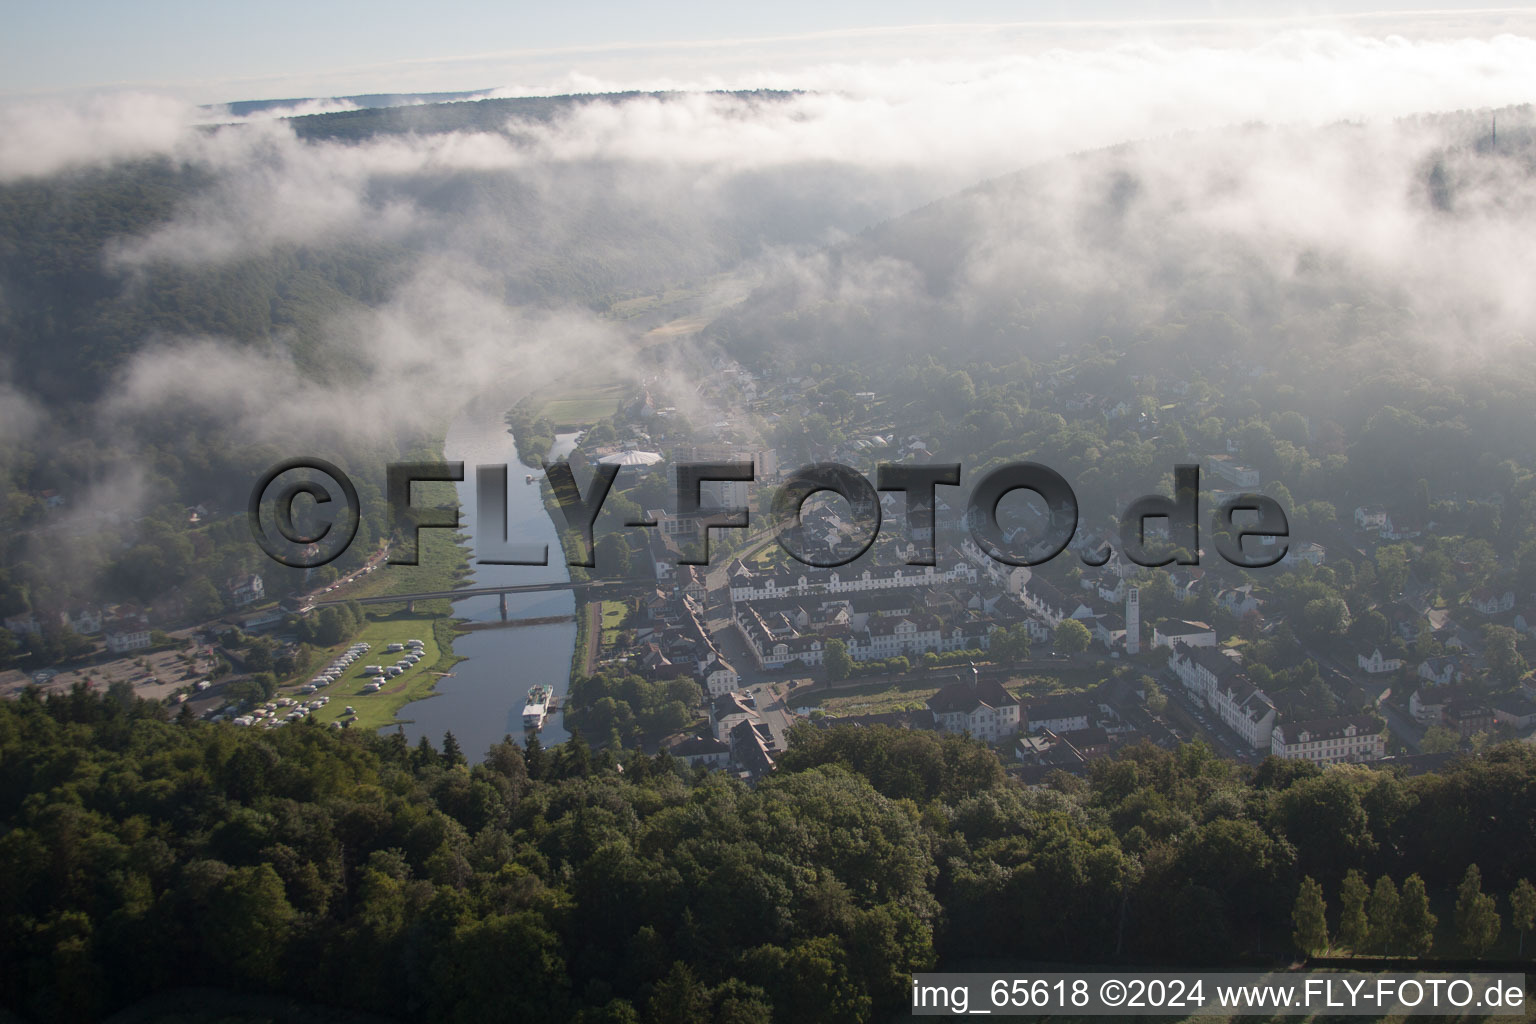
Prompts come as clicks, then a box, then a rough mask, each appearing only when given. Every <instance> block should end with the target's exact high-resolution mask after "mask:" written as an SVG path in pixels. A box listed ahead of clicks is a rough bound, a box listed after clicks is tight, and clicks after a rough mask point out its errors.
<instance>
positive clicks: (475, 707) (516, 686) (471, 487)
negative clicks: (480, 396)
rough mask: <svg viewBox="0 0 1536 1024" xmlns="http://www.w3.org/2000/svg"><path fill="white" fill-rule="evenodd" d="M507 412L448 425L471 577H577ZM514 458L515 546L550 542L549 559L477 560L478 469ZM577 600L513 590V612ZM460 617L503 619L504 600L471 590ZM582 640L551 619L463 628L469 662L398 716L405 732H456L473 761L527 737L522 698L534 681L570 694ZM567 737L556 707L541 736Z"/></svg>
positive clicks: (483, 411)
mask: <svg viewBox="0 0 1536 1024" xmlns="http://www.w3.org/2000/svg"><path fill="white" fill-rule="evenodd" d="M501 415H502V410H501V409H500V408H497V407H496V406H494V405H491V406H487V405H480V406H477V407H472V408H470V409H467V410H465V411H464V412H462V413H461V414H460V415H459V416H458V418H457V419H456V420H455V421H454V422H453V425H452V426H451V427H449V429H448V436H447V439H446V441H445V443H444V446H443V448H444V455H445V457H446V458H447V459H448V460H450V461H455V462H458V461H462V462H463V463H464V481H463V482H462V483H460V484H458V492H459V508H460V522H461V524H462V525H461V527H460V528H461V530H462V531H463V532H464V533H467V534H469V536H470V541H469V548H470V553H471V554H470V568H471V569H473V570H474V574H473V575H472V576H470V577H469V581H470V584H471V585H474V586H482V587H483V586H496V585H498V584H511V583H547V582H554V581H558V580H568V579H570V574H569V573H567V572H566V568H565V558H564V556H563V555H562V554H561V551H560V539H559V537H558V536H556V533H555V527H554V523H552V522H551V521H550V518H549V515H548V513H547V512H546V511H545V509H544V503H543V500H542V499H541V497H540V493H539V492H540V485H539V481H538V480H537V479H535V480H534V482H533V483H531V484H530V483H524V477H525V476H526V475H527V473H528V472H529V471H528V469H527V467H525V466H523V465H522V464H521V463H519V462H518V461H517V448H516V446H515V445H514V443H513V440H512V435H511V434H510V433H508V431H507V428H506V425H505V424H504V423H503V422H502V419H501ZM575 440H576V435H575V434H562V435H560V436H559V437H558V438H557V439H556V444H555V448H554V450H553V452H552V454H553V455H564V454H567V453H569V451H570V450H571V448H572V447H574V444H575ZM501 463H505V464H506V465H507V479H508V484H507V489H508V491H509V494H508V496H507V540H508V541H509V542H511V543H514V544H517V543H522V544H527V543H532V544H547V545H549V563H550V564H549V565H547V566H544V565H479V564H477V563H476V562H475V558H476V557H477V554H476V538H477V537H478V536H479V535H478V533H477V531H476V527H477V525H478V524H477V523H476V522H475V511H476V510H475V484H474V481H475V467H476V466H478V465H492V464H501ZM575 607H576V599H575V597H574V596H573V595H572V594H571V593H570V592H569V591H556V592H554V593H549V594H509V595H508V596H507V616H508V617H509V618H541V617H544V616H552V615H571V614H573V613H574V612H575ZM453 613H454V615H455V616H457V617H459V618H462V619H468V620H470V621H475V622H496V621H499V620H500V619H501V604H500V599H499V598H497V597H495V596H489V597H469V598H464V599H463V600H459V601H455V602H454V603H453ZM575 642H576V624H575V622H574V621H572V622H562V623H557V624H554V625H543V626H513V627H508V628H505V629H484V630H475V631H473V632H469V633H463V634H461V635H459V636H458V637H457V638H456V639H455V640H454V642H453V650H454V653H455V654H458V655H460V656H462V657H464V658H465V659H466V660H465V661H461V662H459V663H458V664H457V665H455V666H454V667H453V674H452V675H451V676H448V677H446V678H444V679H442V680H440V681H439V682H438V684H437V690H436V696H433V697H429V698H428V699H426V700H419V701H416V702H414V703H412V704H407V705H406V706H405V707H404V708H402V709H401V710H400V717H401V718H406V719H410V720H411V721H409V722H408V723H407V724H406V726H405V734H406V737H407V738H408V739H409V740H410V741H411V742H412V743H415V742H416V741H417V739H418V738H420V737H422V736H426V737H427V738H428V739H430V740H431V741H432V743H433V744H434V745H440V744H441V743H442V739H443V733H444V732H448V731H452V733H453V735H454V737H455V738H456V739H457V740H458V741H459V746H460V747H461V748H462V749H463V751H464V753H465V755H466V756H468V757H469V758H470V760H471V761H472V762H473V761H477V760H479V759H480V758H481V757H483V756H484V754H485V752H486V750H488V749H489V748H490V746H491V744H493V743H496V742H498V741H499V740H501V739H502V738H503V737H504V736H506V735H508V734H510V735H511V736H512V737H513V738H514V739H515V740H517V741H518V742H519V743H521V742H522V737H523V704H524V703H526V700H527V696H528V688H529V687H530V686H533V685H534V684H535V683H543V684H545V685H548V686H551V687H553V688H554V692H555V693H556V694H557V695H560V696H561V697H563V696H564V695H565V692H566V687H567V684H568V683H569V681H570V679H569V677H570V671H571V651H572V649H573V648H574V645H575ZM568 738H569V734H568V733H567V732H566V731H565V726H564V723H563V722H562V721H561V716H560V714H559V713H558V712H557V713H556V714H554V715H552V716H551V717H550V719H549V721H548V722H547V723H546V724H545V726H544V728H543V730H542V731H541V732H540V733H539V742H540V743H542V744H544V745H545V746H550V745H552V744H555V743H563V742H564V741H565V740H566V739H568Z"/></svg>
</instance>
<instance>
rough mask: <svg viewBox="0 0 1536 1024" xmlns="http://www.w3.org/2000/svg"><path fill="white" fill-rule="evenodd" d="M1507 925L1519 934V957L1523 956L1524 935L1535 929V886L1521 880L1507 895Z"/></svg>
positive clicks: (1527, 880)
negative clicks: (1511, 926)
mask: <svg viewBox="0 0 1536 1024" xmlns="http://www.w3.org/2000/svg"><path fill="white" fill-rule="evenodd" d="M1509 923H1510V924H1512V925H1514V926H1515V929H1516V930H1517V931H1518V932H1519V933H1520V955H1521V956H1524V955H1525V933H1526V932H1528V931H1530V930H1531V929H1532V928H1533V927H1536V885H1532V884H1531V882H1530V879H1528V878H1522V879H1520V881H1518V882H1516V883H1515V890H1514V892H1512V893H1510V894H1509Z"/></svg>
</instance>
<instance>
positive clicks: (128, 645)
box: [107, 626, 149, 654]
mask: <svg viewBox="0 0 1536 1024" xmlns="http://www.w3.org/2000/svg"><path fill="white" fill-rule="evenodd" d="M148 646H149V630H147V629H140V628H136V627H132V626H130V627H126V628H123V629H109V630H107V650H109V651H111V652H112V653H113V654H125V653H127V652H128V651H140V650H143V649H144V648H146V647H148Z"/></svg>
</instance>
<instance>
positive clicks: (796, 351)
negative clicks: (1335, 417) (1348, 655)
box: [713, 106, 1536, 385]
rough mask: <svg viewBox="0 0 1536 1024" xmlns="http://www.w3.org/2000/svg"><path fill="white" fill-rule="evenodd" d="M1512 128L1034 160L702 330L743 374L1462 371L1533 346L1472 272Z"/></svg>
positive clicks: (1172, 143) (1154, 144)
mask: <svg viewBox="0 0 1536 1024" xmlns="http://www.w3.org/2000/svg"><path fill="white" fill-rule="evenodd" d="M1533 117H1536V114H1533V110H1532V108H1530V107H1529V106H1525V107H1516V108H1507V109H1503V110H1498V111H1490V110H1480V111H1462V112H1456V113H1448V114H1435V115H1423V116H1420V117H1416V118H1410V119H1405V120H1403V121H1400V122H1397V123H1393V124H1390V125H1360V124H1339V125H1333V126H1328V127H1323V128H1302V127H1281V126H1268V125H1245V126H1234V127H1231V128H1228V129H1223V130H1216V131H1209V132H1200V133H1186V134H1181V135H1178V136H1175V137H1171V138H1161V139H1149V140H1144V141H1141V142H1135V143H1126V144H1122V145H1118V146H1114V147H1110V148H1107V149H1102V150H1094V151H1089V152H1083V153H1079V154H1075V155H1073V156H1070V157H1067V158H1064V159H1056V160H1050V161H1047V162H1044V163H1038V164H1035V165H1033V166H1029V167H1026V168H1024V169H1021V170H1019V171H1016V172H1014V173H1011V174H1007V175H1004V176H1002V177H998V178H995V179H992V180H989V181H986V182H982V183H980V184H978V185H976V186H974V187H972V188H969V189H966V190H965V191H963V192H960V193H958V194H956V195H953V196H949V197H947V198H944V199H940V200H938V201H935V202H933V203H930V204H928V205H926V206H923V207H921V208H919V209H915V210H913V211H911V212H909V213H906V214H904V215H902V216H898V217H895V218H893V219H890V220H888V221H885V222H883V223H881V224H878V225H875V226H872V227H871V228H869V229H868V230H866V231H864V232H862V233H861V234H860V235H858V236H857V237H855V238H852V239H850V240H848V241H846V242H844V243H841V244H839V245H837V246H834V247H831V248H829V249H828V250H826V251H825V252H824V253H823V254H822V256H821V257H819V258H818V259H817V260H815V261H807V262H806V263H805V264H802V265H797V266H795V267H793V268H791V269H790V270H787V271H785V272H782V273H779V274H777V275H770V276H769V277H768V278H767V279H766V280H765V282H764V283H763V284H762V285H761V287H760V288H759V289H758V290H757V291H756V292H755V293H754V295H753V296H752V297H751V298H749V299H748V300H747V301H745V302H743V303H742V304H740V305H739V306H738V307H737V308H735V309H733V310H731V311H730V312H729V313H728V314H727V315H725V316H722V317H721V318H720V320H719V321H718V322H717V323H716V324H715V325H714V327H713V333H714V334H715V336H716V337H718V338H720V339H721V340H722V341H724V342H725V343H726V344H727V345H729V346H730V347H731V348H732V350H733V352H734V353H735V354H736V355H737V356H738V357H740V358H743V359H752V360H759V361H762V362H764V363H770V362H774V361H775V360H778V361H780V362H782V360H783V359H786V358H787V359H790V360H797V359H799V360H800V361H801V362H802V363H803V362H804V361H805V360H806V359H815V358H817V357H818V356H824V355H828V354H830V355H833V356H836V357H837V358H838V359H840V360H842V361H859V360H862V361H864V362H866V363H868V362H871V360H870V358H869V357H870V355H871V354H872V353H876V352H878V353H879V354H880V355H882V356H884V355H888V354H892V353H895V354H898V355H902V356H915V357H917V358H921V357H923V356H925V355H927V354H935V355H936V356H937V358H938V359H939V360H940V361H941V362H948V363H950V364H957V363H959V362H960V361H961V360H963V359H973V360H984V361H989V362H992V363H994V364H997V363H1002V362H1006V361H1010V360H1015V359H1019V358H1021V357H1023V358H1027V359H1031V360H1036V361H1045V360H1049V359H1052V358H1055V357H1057V356H1060V355H1062V354H1064V353H1067V352H1071V351H1073V350H1076V349H1081V347H1082V346H1085V345H1095V344H1097V343H1098V342H1100V340H1101V339H1107V340H1108V341H1110V342H1112V343H1113V344H1114V345H1115V346H1117V347H1126V348H1131V349H1137V348H1139V349H1143V350H1146V351H1147V352H1148V356H1147V358H1145V359H1144V360H1141V362H1142V363H1143V364H1144V366H1145V368H1146V369H1147V370H1148V372H1156V373H1163V374H1168V373H1170V372H1173V371H1175V370H1176V371H1177V372H1181V373H1192V372H1196V371H1197V370H1199V369H1201V368H1203V366H1202V364H1205V365H1209V364H1210V363H1218V364H1219V363H1220V362H1222V361H1225V360H1233V361H1244V360H1246V361H1247V362H1248V365H1249V366H1250V367H1251V366H1252V365H1253V364H1254V363H1263V364H1264V365H1265V368H1266V369H1282V370H1283V369H1301V368H1302V367H1301V365H1300V364H1302V362H1303V360H1311V359H1312V358H1313V357H1314V356H1317V355H1319V354H1322V355H1324V356H1325V358H1326V359H1328V360H1329V361H1330V362H1331V363H1332V364H1333V365H1336V366H1348V367H1349V368H1350V370H1351V371H1352V372H1355V373H1358V372H1361V371H1362V370H1365V369H1370V368H1380V367H1382V366H1383V365H1384V364H1386V363H1388V362H1391V361H1393V359H1392V357H1393V356H1394V355H1395V356H1398V357H1401V360H1402V361H1405V362H1406V361H1408V360H1411V359H1413V358H1417V357H1418V356H1420V355H1422V353H1423V351H1424V350H1425V349H1427V348H1442V349H1443V348H1446V347H1451V346H1453V345H1455V346H1459V347H1461V348H1462V349H1464V350H1466V351H1464V354H1465V355H1471V356H1477V355H1481V354H1483V351H1484V350H1483V348H1482V346H1483V345H1484V344H1486V343H1489V342H1492V341H1496V340H1506V339H1509V338H1511V337H1515V338H1528V337H1529V336H1530V334H1531V322H1530V318H1529V317H1528V316H1527V315H1526V313H1527V311H1526V310H1525V309H1524V308H1523V306H1522V307H1520V308H1519V309H1518V319H1517V318H1516V314H1515V312H1514V311H1511V310H1510V309H1508V308H1503V307H1506V306H1507V305H1508V304H1509V302H1510V296H1509V293H1508V291H1504V288H1505V286H1504V283H1503V282H1499V283H1497V284H1495V283H1494V282H1493V281H1492V280H1491V279H1489V280H1485V281H1484V282H1483V286H1482V287H1479V286H1478V285H1477V283H1476V282H1475V280H1473V277H1474V273H1475V272H1474V267H1479V266H1481V263H1482V260H1483V259H1485V258H1487V257H1488V256H1489V255H1490V254H1491V252H1492V251H1496V250H1497V248H1498V247H1499V246H1500V245H1501V243H1502V242H1503V241H1504V240H1505V239H1509V238H1514V237H1517V236H1518V235H1520V234H1521V233H1522V232H1528V231H1529V230H1530V228H1531V223H1530V219H1531V218H1532V216H1533V212H1536V128H1533V125H1536V120H1533ZM1495 121H1497V125H1496V134H1495V123H1494V122H1495ZM1485 277H1486V275H1485ZM1500 291H1504V294H1502V295H1500V294H1498V293H1499V292H1500ZM1159 342H1163V343H1164V344H1161V345H1160V344H1158V343H1159ZM1277 351H1283V352H1284V353H1285V354H1286V358H1285V359H1284V360H1282V359H1278V358H1274V357H1275V355H1276V353H1277ZM1170 354H1172V355H1173V356H1174V358H1175V359H1176V360H1178V361H1176V362H1172V363H1170V359H1169V358H1168V357H1169V356H1170ZM1181 356H1182V358H1179V357H1181ZM1191 356H1193V358H1191ZM802 357H804V358H803V359H802ZM1281 364H1283V366H1282V365H1281ZM1315 368H1316V366H1315V364H1314V363H1311V362H1307V363H1306V365H1305V369H1306V370H1310V369H1315ZM1298 375H1299V374H1298ZM1309 383H1311V384H1313V385H1317V384H1325V383H1327V381H1326V380H1324V379H1321V378H1317V377H1314V379H1312V380H1311V381H1310V382H1309Z"/></svg>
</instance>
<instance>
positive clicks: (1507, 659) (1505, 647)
mask: <svg viewBox="0 0 1536 1024" xmlns="http://www.w3.org/2000/svg"><path fill="white" fill-rule="evenodd" d="M1483 640H1484V641H1485V643H1486V646H1485V647H1484V648H1483V659H1484V660H1485V661H1486V662H1487V664H1488V672H1489V674H1490V675H1491V676H1493V678H1494V679H1495V680H1496V681H1497V682H1499V683H1502V684H1504V685H1505V686H1511V685H1513V684H1514V683H1515V682H1516V681H1518V680H1519V679H1520V677H1521V676H1523V675H1525V672H1526V669H1527V668H1528V667H1529V666H1527V665H1526V662H1525V657H1524V656H1523V655H1522V654H1521V653H1520V648H1519V643H1520V634H1519V633H1517V632H1515V630H1514V629H1512V628H1511V627H1509V626H1484V627H1483Z"/></svg>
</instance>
